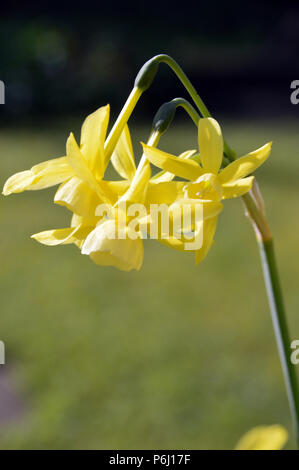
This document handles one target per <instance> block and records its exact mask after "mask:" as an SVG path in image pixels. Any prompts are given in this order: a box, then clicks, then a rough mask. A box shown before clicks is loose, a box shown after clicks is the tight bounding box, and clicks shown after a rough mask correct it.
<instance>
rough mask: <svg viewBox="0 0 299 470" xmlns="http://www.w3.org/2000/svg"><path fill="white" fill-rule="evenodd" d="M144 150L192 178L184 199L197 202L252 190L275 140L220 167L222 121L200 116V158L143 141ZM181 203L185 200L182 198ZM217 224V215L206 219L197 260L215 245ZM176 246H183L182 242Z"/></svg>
mask: <svg viewBox="0 0 299 470" xmlns="http://www.w3.org/2000/svg"><path fill="white" fill-rule="evenodd" d="M142 145H143V150H144V153H145V155H146V156H147V158H148V159H149V161H150V162H151V163H153V164H154V165H156V166H157V167H159V168H161V169H162V170H164V171H166V172H169V173H171V174H173V175H175V176H178V177H181V178H184V179H185V180H190V181H191V182H190V183H185V184H184V185H183V191H182V194H181V196H182V199H188V200H190V201H192V200H193V201H194V200H196V199H208V200H213V201H221V200H222V199H229V198H233V197H238V196H242V195H243V194H245V193H246V192H248V191H249V190H250V189H251V187H252V183H253V179H254V177H253V176H248V175H250V174H251V173H252V172H253V171H254V170H256V169H257V168H258V167H259V166H260V165H261V164H262V163H263V162H264V161H265V160H266V159H267V158H268V156H269V154H270V151H271V143H268V144H266V145H264V146H263V147H261V148H259V149H258V150H255V151H253V152H251V153H249V154H247V155H245V156H243V157H241V158H239V159H237V160H235V161H234V162H232V163H230V164H229V165H228V166H226V167H225V168H224V169H222V170H220V168H221V164H222V159H223V137H222V132H221V128H220V126H219V124H218V122H217V121H216V120H215V119H213V118H204V119H200V121H199V124H198V145H199V149H200V160H201V163H199V162H198V161H195V160H192V159H190V158H178V157H175V156H174V155H171V154H168V153H166V152H163V151H161V150H159V149H156V148H153V147H150V146H148V145H145V144H142ZM176 203H177V204H180V203H183V201H182V200H178V201H177V202H176ZM216 227H217V217H215V218H210V219H208V220H206V221H205V222H204V227H203V231H204V243H203V246H202V248H201V249H199V250H197V251H196V263H198V262H200V261H202V260H203V259H204V258H205V256H206V255H207V253H208V251H209V249H210V247H211V246H212V244H213V238H214V234H215V231H216ZM175 245H176V246H175V247H176V248H178V249H182V244H181V243H177V242H176V243H175Z"/></svg>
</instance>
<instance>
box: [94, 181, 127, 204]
mask: <svg viewBox="0 0 299 470" xmlns="http://www.w3.org/2000/svg"><path fill="white" fill-rule="evenodd" d="M99 184H100V186H101V189H102V191H103V192H104V194H105V195H106V197H107V198H108V199H109V201H110V202H111V204H115V203H116V202H117V201H118V199H119V198H120V197H121V196H122V195H123V194H124V193H125V192H126V191H127V190H128V188H129V187H130V181H128V180H119V181H106V180H101V181H100V183H99Z"/></svg>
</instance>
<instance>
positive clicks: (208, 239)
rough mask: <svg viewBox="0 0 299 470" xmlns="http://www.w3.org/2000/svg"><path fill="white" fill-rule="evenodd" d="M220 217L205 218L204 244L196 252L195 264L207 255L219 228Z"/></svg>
mask: <svg viewBox="0 0 299 470" xmlns="http://www.w3.org/2000/svg"><path fill="white" fill-rule="evenodd" d="M217 221H218V217H214V218H211V219H208V220H205V221H204V223H203V244H202V247H201V248H200V249H199V250H196V252H195V264H198V263H200V262H201V261H203V260H204V258H205V257H206V256H207V254H208V252H209V250H210V248H211V246H212V244H213V238H214V235H215V232H216V228H217Z"/></svg>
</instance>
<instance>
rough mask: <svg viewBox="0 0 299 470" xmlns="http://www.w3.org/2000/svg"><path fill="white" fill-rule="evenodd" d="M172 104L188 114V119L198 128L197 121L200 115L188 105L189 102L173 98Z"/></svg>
mask: <svg viewBox="0 0 299 470" xmlns="http://www.w3.org/2000/svg"><path fill="white" fill-rule="evenodd" d="M172 103H174V105H175V106H176V107H177V108H178V107H179V106H180V107H181V108H183V109H184V110H185V111H186V113H188V114H189V116H190V118H191V119H192V121H193V122H194V124H195V125H196V127H197V126H198V121H199V120H200V115H199V114H198V112H197V111H196V110H195V109H194V108H193V106H192V105H191V104H190V103H189V101H187V100H185V99H184V98H174V99H173V100H172Z"/></svg>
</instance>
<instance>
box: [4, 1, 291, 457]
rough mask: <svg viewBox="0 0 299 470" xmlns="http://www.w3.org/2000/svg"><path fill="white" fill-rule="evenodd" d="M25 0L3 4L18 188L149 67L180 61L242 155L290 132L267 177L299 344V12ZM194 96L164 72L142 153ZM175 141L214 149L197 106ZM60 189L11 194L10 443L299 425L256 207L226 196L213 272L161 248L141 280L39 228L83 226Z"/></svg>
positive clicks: (106, 444) (7, 257)
mask: <svg viewBox="0 0 299 470" xmlns="http://www.w3.org/2000/svg"><path fill="white" fill-rule="evenodd" d="M17 3H18V2H14V1H13V2H9V3H7V4H6V5H2V6H1V18H0V80H3V81H4V83H5V87H6V104H5V105H4V106H2V105H1V106H0V157H1V158H0V185H1V186H3V184H4V182H5V180H6V179H7V177H9V176H10V175H12V174H13V173H15V172H18V171H21V170H23V169H27V168H30V167H31V166H32V165H34V164H37V163H39V162H41V161H44V160H46V159H50V158H54V157H57V156H61V155H63V154H64V152H65V141H66V138H67V136H68V134H69V132H70V131H74V132H75V133H76V136H77V137H78V136H79V130H80V125H81V123H82V121H83V119H84V117H85V116H86V115H88V114H89V113H90V112H92V111H94V110H95V109H97V108H98V107H99V106H101V105H104V104H106V103H107V102H110V104H111V115H112V119H111V122H113V120H114V118H115V117H116V116H117V113H118V112H119V111H120V110H121V107H122V105H123V103H124V102H125V100H126V98H127V96H128V94H129V92H130V90H131V87H132V84H133V81H134V78H135V76H136V74H137V71H138V70H139V68H140V67H141V65H142V64H143V63H144V62H145V61H146V60H147V59H149V58H150V57H151V56H153V55H155V54H157V53H161V52H163V53H169V54H171V55H172V56H173V57H174V58H175V59H176V60H178V62H179V63H180V65H182V67H183V68H184V70H185V71H186V73H187V74H188V75H189V76H190V78H191V79H192V81H193V83H194V85H195V86H196V88H197V90H198V91H199V93H200V94H201V96H202V97H203V99H204V100H205V102H206V103H207V105H208V107H209V108H210V110H211V112H212V114H213V115H214V116H215V117H216V118H217V119H218V120H219V121H220V123H221V125H222V127H223V130H224V133H225V136H226V139H227V141H228V142H229V143H230V145H231V146H232V147H233V148H235V149H236V150H237V152H238V154H239V155H241V154H242V153H246V152H248V151H250V150H253V149H255V148H257V147H259V146H261V145H263V144H264V143H265V142H267V141H269V140H273V141H274V145H273V152H272V155H271V157H270V159H269V161H268V162H267V163H266V164H265V165H264V167H263V168H262V169H260V170H259V171H258V178H259V181H260V182H261V187H262V191H263V194H264V196H265V200H266V205H267V212H268V215H269V220H270V223H271V226H272V227H273V232H274V234H275V239H276V250H277V257H278V262H279V266H280V269H281V275H282V283H283V287H284V292H285V299H286V307H287V313H288V320H289V325H290V331H291V338H292V339H298V338H299V316H298V311H299V297H298V275H299V272H298V231H299V218H298V174H299V158H298V142H299V133H298V128H299V127H298V124H299V106H294V105H292V104H291V102H290V93H291V90H290V83H291V81H292V80H295V79H298V78H299V62H298V42H299V6H298V5H296V4H292V5H291V4H288V3H286V2H285V1H284V2H282V1H280V2H275V3H273V2H272V4H271V5H270V6H269V5H266V4H265V3H266V2H265V3H263V2H261V1H251V2H248V3H244V2H243V3H242V5H240V3H239V2H237V1H236V0H228V1H227V2H224V3H223V4H220V3H219V4H218V5H217V7H216V6H215V3H212V2H197V3H196V6H194V7H192V8H191V6H190V5H189V6H188V8H186V5H185V4H180V5H177V6H175V5H174V4H173V5H172V7H171V8H169V4H168V3H167V2H164V3H161V2H160V4H159V7H158V8H156V7H155V8H152V7H150V6H148V5H146V6H145V7H144V6H143V5H142V2H122V3H121V4H118V3H117V2H113V8H111V5H109V4H107V3H106V4H104V3H103V2H99V3H98V5H97V7H94V8H93V9H90V8H82V7H81V5H80V9H78V10H76V8H75V5H72V8H70V7H69V5H68V6H67V7H65V6H64V5H63V2H60V5H59V9H55V7H53V2H42V4H40V2H39V3H38V2H25V3H23V4H21V3H20V4H19V5H18V6H17V7H16V5H17ZM180 95H183V96H184V97H186V98H187V95H186V93H185V92H184V90H183V88H182V86H180V85H179V83H178V81H177V79H176V78H175V77H173V76H172V74H171V73H170V71H169V70H167V67H166V66H161V70H159V73H158V76H157V79H156V80H155V82H154V84H153V86H152V88H151V89H150V90H149V91H148V92H147V93H145V94H144V96H143V98H142V100H141V102H140V103H138V106H137V108H136V113H134V116H133V118H132V120H131V121H130V124H131V129H132V135H133V140H134V144H135V149H136V157H137V158H139V157H140V149H141V147H140V145H139V144H138V142H139V141H140V140H146V139H147V137H148V135H149V132H150V127H151V121H152V118H153V116H154V114H155V112H156V111H157V108H158V107H159V106H160V105H161V104H162V103H163V102H165V101H168V100H170V99H172V98H174V97H176V96H180ZM161 148H162V149H165V150H167V151H169V152H173V153H175V154H178V153H179V152H180V151H183V150H186V149H187V148H196V130H195V128H194V127H193V125H192V123H189V122H188V120H187V118H186V116H184V113H183V112H182V111H180V112H178V115H177V116H176V119H175V123H174V125H173V126H172V127H171V129H170V130H169V132H168V133H167V135H166V136H165V137H163V138H162V140H161ZM54 193H55V189H54V188H52V189H49V190H44V191H38V192H27V193H24V194H22V195H12V196H10V197H9V198H6V199H5V198H4V197H2V198H1V204H0V214H1V244H0V257H1V258H0V259H1V272H0V289H1V304H0V305H1V313H0V340H2V341H4V342H5V345H6V365H5V366H0V448H1V449H10V448H17V449H18V448H19V449H32V448H34V449H53V448H55V449H93V448H96V449H109V448H110V449H138V448H140V449H146V448H154V449H162V448H169V449H184V448H189V449H220V448H221V449H223V448H224V449H231V448H233V447H234V445H235V444H236V442H237V440H238V439H239V437H240V436H241V435H242V434H243V433H244V432H246V431H247V430H248V429H250V428H251V427H253V426H256V425H260V424H274V423H281V424H283V425H285V426H286V427H287V428H288V429H291V423H290V418H289V410H288V404H287V399H286V393H285V389H284V384H283V378H282V372H281V368H280V364H279V359H278V354H277V350H276V345H275V340H274V335H273V330H272V325H271V319H270V314H269V308H268V305H267V301H266V296H265V291H264V285H263V279H262V274H261V267H260V264H259V256H258V251H257V247H256V242H255V237H254V234H253V231H252V228H251V226H250V223H249V222H248V220H247V219H246V218H245V217H244V210H243V207H242V203H241V201H239V200H236V201H227V202H226V203H225V210H224V211H223V213H222V214H221V216H220V223H219V227H218V231H217V234H216V244H215V246H214V247H213V249H212V250H211V252H210V254H209V256H208V258H207V259H206V260H205V261H204V262H203V263H202V264H201V265H199V266H198V267H195V266H194V259H193V257H192V256H191V255H189V254H185V253H183V254H182V253H179V252H176V251H172V250H170V249H168V248H165V247H164V246H161V245H159V243H157V242H155V241H146V242H145V259H144V264H143V267H142V269H141V271H140V272H138V273H137V272H131V273H123V272H120V271H117V270H115V269H113V268H101V267H97V266H95V265H94V264H93V263H92V262H91V261H90V260H89V258H88V257H85V256H82V255H80V252H79V250H78V249H77V248H76V247H74V246H64V247H57V248H54V247H53V248H51V247H45V246H42V245H39V244H37V243H36V242H35V241H33V240H31V239H30V235H31V234H33V233H36V232H39V231H41V230H46V229H50V228H56V227H57V228H59V227H65V226H68V224H69V220H70V214H69V213H68V211H67V210H66V209H64V208H62V207H59V206H55V205H53V204H52V202H51V201H52V199H53V196H54ZM298 367H299V366H298ZM288 446H289V448H292V447H294V440H293V437H292V438H291V440H290V441H289V444H288Z"/></svg>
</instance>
